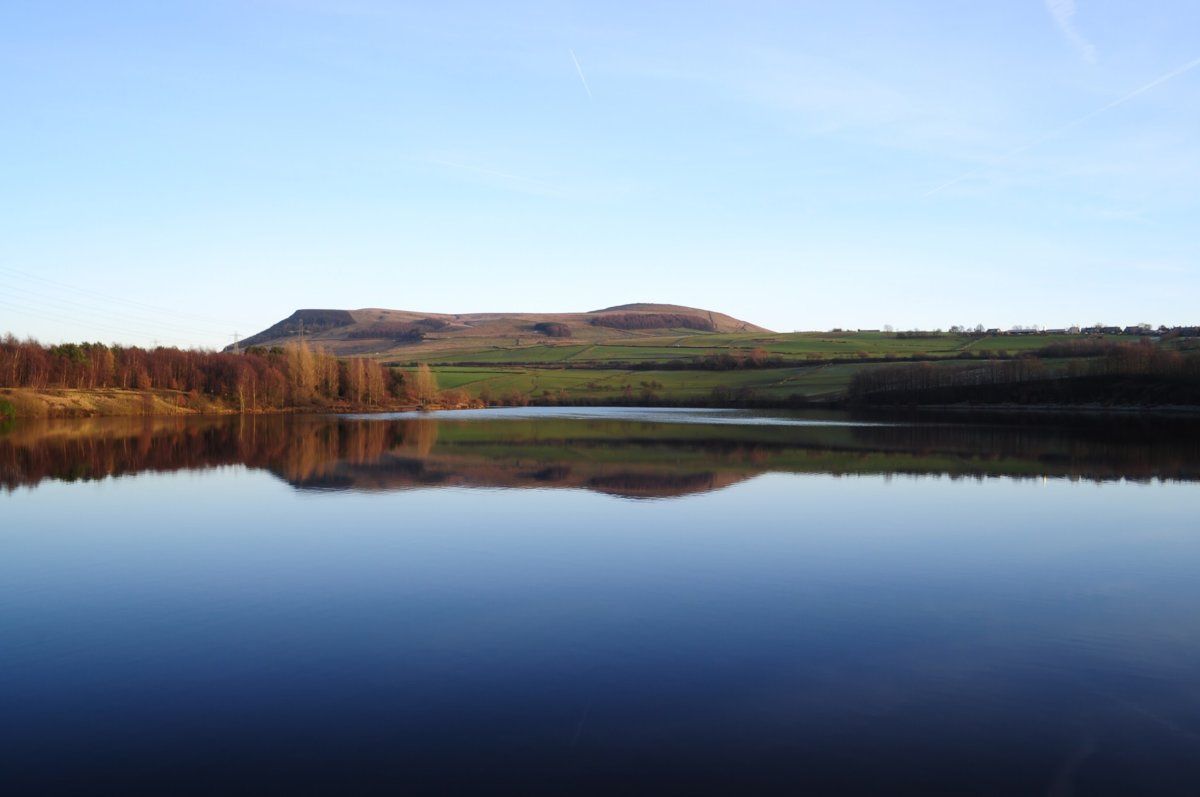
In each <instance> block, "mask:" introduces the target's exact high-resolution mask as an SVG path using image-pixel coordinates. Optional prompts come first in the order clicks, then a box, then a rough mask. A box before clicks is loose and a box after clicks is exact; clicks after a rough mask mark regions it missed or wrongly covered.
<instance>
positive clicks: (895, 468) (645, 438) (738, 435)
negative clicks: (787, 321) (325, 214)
mask: <svg viewBox="0 0 1200 797" xmlns="http://www.w3.org/2000/svg"><path fill="white" fill-rule="evenodd" d="M1196 431H1197V424H1196V422H1195V421H1187V422H1185V421H1174V422H1169V423H1168V422H1163V421H1154V422H1150V421H1144V420H1132V419H1131V420H1126V421H1122V422H1119V423H1118V422H1115V421H1113V420H1111V419H1103V420H1092V421H1081V420H1079V419H1074V420H1072V421H1071V423H1070V424H1069V425H1061V424H1060V423H1058V422H1045V423H1041V424H1036V425H1030V424H1028V423H1023V424H1021V425H1013V424H1011V423H1009V424H996V423H990V424H966V423H954V424H936V423H921V424H911V423H906V424H899V425H891V426H851V425H843V426H738V425H729V424H725V425H708V424H686V423H646V422H629V421H611V420H603V419H595V420H580V419H561V418H559V419H544V420H536V421H535V420H529V419H525V420H474V421H472V420H467V421H438V420H434V419H425V418H422V419H415V420H414V419H406V420H388V419H369V420H358V419H340V418H334V417H323V418H308V417H286V416H285V417H280V416H272V417H244V418H219V419H218V418H210V419H195V418H190V419H189V418H150V419H130V418H109V419H86V420H80V421H57V422H52V423H40V424H38V423H28V424H22V425H18V426H16V427H15V428H14V429H13V430H11V431H10V432H8V433H6V434H4V435H2V436H0V484H2V485H3V486H5V487H6V488H8V489H13V488H16V487H19V486H22V485H35V484H38V483H39V482H41V481H43V480H45V479H58V480H88V479H99V478H104V477H108V476H120V475H124V474H130V473H140V472H147V471H149V472H169V471H176V470H195V469H203V468H211V467H218V466H223V465H245V466H247V467H250V468H257V469H264V470H269V471H271V472H272V473H275V474H276V475H278V476H279V477H280V478H282V479H284V480H286V481H287V482H289V483H290V484H293V485H294V486H296V487H298V488H300V489H326V490H397V489H406V488H414V487H426V486H463V487H510V488H528V487H540V488H551V487H569V488H577V489H587V490H594V491H596V492H602V493H608V494H612V495H620V496H627V497H646V498H662V497H672V496H683V495H689V494H694V493H702V492H707V491H710V490H716V489H720V488H722V487H726V486H729V485H731V484H736V483H737V482H739V481H742V480H745V479H749V478H753V477H754V476H756V475H758V474H760V473H764V472H769V471H781V472H793V473H829V474H893V473H903V474H917V475H921V474H948V475H951V476H955V477H964V476H971V477H984V476H1010V477H1032V476H1056V477H1058V476H1062V477H1070V478H1083V479H1094V480H1105V479H1118V478H1126V479H1139V480H1142V479H1156V478H1157V479H1176V480H1189V481H1190V480H1196V479H1198V478H1200V435H1197V434H1196Z"/></svg>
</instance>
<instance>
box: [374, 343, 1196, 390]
mask: <svg viewBox="0 0 1200 797" xmlns="http://www.w3.org/2000/svg"><path fill="white" fill-rule="evenodd" d="M1088 339H1089V340H1097V339H1098V338H1096V337H1091V338H1088ZM1107 339H1108V340H1119V341H1121V342H1125V343H1131V342H1133V341H1135V340H1136V338H1132V337H1128V336H1110V337H1109V338H1107ZM1080 340H1083V338H1082V336H1079V335H998V336H984V337H977V336H970V335H951V334H944V335H929V336H926V337H906V336H897V335H895V334H889V333H883V332H841V333H835V332H796V333H788V334H774V333H753V334H712V333H708V334H698V333H694V332H688V331H675V332H673V333H671V334H666V335H664V334H653V335H650V334H647V335H642V336H638V337H634V338H625V339H622V340H621V341H620V342H619V343H604V342H593V343H583V342H578V341H575V342H572V341H569V340H563V341H555V342H547V341H545V340H544V339H543V340H537V341H534V342H532V343H531V344H530V345H520V346H517V345H513V344H514V341H511V340H510V341H509V342H508V345H501V342H500V341H496V345H489V346H485V347H475V348H472V347H462V348H441V349H439V348H436V347H435V348H432V349H422V350H414V356H413V357H412V359H411V360H408V361H406V362H394V363H393V364H394V365H395V366H397V367H398V368H400V370H402V371H404V370H407V369H408V368H410V367H411V365H410V364H411V363H417V362H425V363H428V364H430V366H431V367H432V368H433V370H434V373H435V374H436V376H437V380H438V385H439V387H440V388H441V389H442V390H461V391H463V392H464V393H466V394H467V395H468V396H469V397H471V398H484V399H486V400H490V401H493V402H497V401H507V400H511V399H513V398H515V397H517V396H521V397H524V398H525V399H526V400H531V401H538V402H565V403H576V402H580V403H603V402H630V401H640V400H645V401H663V402H678V403H705V402H709V401H712V400H713V399H714V398H715V397H716V395H717V394H716V393H714V391H717V392H718V393H723V397H724V399H726V400H728V399H731V398H732V399H735V400H753V401H765V402H788V401H794V400H795V399H797V398H799V397H803V398H804V399H806V400H817V401H825V400H835V399H838V398H840V397H842V396H843V395H844V394H845V392H846V389H847V387H848V386H849V384H850V381H851V379H852V378H853V376H854V374H856V373H859V372H861V371H863V370H867V369H872V368H884V367H888V366H889V365H891V364H893V363H895V362H912V361H925V362H930V363H932V364H934V365H935V366H937V367H943V368H970V367H972V365H973V364H974V363H977V362H978V359H977V358H980V357H988V356H992V355H995V356H1000V357H1006V356H1007V357H1011V356H1015V355H1020V354H1022V353H1025V352H1032V351H1035V350H1037V349H1041V348H1043V347H1045V346H1049V345H1052V344H1059V343H1068V342H1077V341H1080ZM1172 345H1173V344H1172ZM755 350H760V351H761V352H765V355H766V356H767V357H768V358H772V359H773V360H775V362H773V363H771V364H770V366H769V367H757V368H734V369H726V370H709V369H705V368H702V367H699V363H698V364H697V367H695V368H688V367H686V366H685V367H682V368H681V367H680V365H681V361H686V362H691V361H698V360H699V359H700V358H703V357H705V356H708V355H723V354H732V355H735V356H738V357H743V358H748V357H749V356H750V355H751V352H754V351H755ZM1040 361H1041V362H1042V364H1043V365H1044V366H1046V367H1047V368H1049V369H1051V370H1052V371H1053V370H1058V369H1065V368H1066V367H1067V364H1068V363H1069V362H1070V361H1069V360H1065V359H1058V360H1054V359H1041V360H1040ZM658 363H662V364H671V365H672V366H673V367H670V368H655V367H654V365H655V364H658ZM633 366H639V367H633Z"/></svg>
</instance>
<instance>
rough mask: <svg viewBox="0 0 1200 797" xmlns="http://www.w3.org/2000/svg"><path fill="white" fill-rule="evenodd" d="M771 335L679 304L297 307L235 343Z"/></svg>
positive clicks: (342, 346) (378, 346)
mask: <svg viewBox="0 0 1200 797" xmlns="http://www.w3.org/2000/svg"><path fill="white" fill-rule="evenodd" d="M746 332H750V333H769V332H770V330H767V329H765V328H763V327H760V326H757V325H755V324H751V323H750V322H748V321H742V320H740V319H737V318H734V317H732V316H729V315H726V314H725V313H718V312H715V311H712V310H704V309H700V308H696V307H687V306H685V305H677V304H659V303H651V302H635V303H632V304H622V305H615V306H613V307H606V308H603V309H600V310H591V311H588V312H583V313H521V312H515V313H513V312H491V313H489V312H482V313H423V312H417V311H412V310H391V309H386V308H376V307H366V308H360V309H357V310H337V309H302V310H297V311H296V312H294V313H292V314H291V315H290V316H288V317H287V318H285V319H283V320H281V321H279V322H277V323H275V324H272V325H271V326H269V327H267V328H266V329H264V330H263V331H261V332H259V333H257V334H255V335H252V336H250V337H248V338H246V339H245V340H243V341H241V343H240V345H241V346H242V347H249V346H277V345H283V344H286V343H289V342H294V341H296V340H299V339H300V338H301V337H303V338H304V339H305V340H307V341H308V342H310V343H312V344H314V345H319V346H321V347H322V348H324V349H326V350H327V351H330V352H331V353H334V354H338V355H346V356H349V355H388V354H399V353H402V352H403V351H408V352H410V353H411V352H412V351H413V350H414V349H419V350H423V351H428V350H438V349H453V348H460V347H463V346H471V347H481V346H483V347H487V346H495V347H498V348H499V347H506V348H507V347H514V346H518V347H519V346H523V345H536V344H545V343H547V342H565V341H566V340H571V341H573V342H577V343H580V342H582V343H599V342H604V343H612V342H617V341H620V340H621V339H624V338H641V337H647V336H664V335H671V334H687V335H695V334H697V333H701V334H702V333H725V334H730V333H746Z"/></svg>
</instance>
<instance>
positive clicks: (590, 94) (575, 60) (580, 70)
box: [570, 50, 595, 100]
mask: <svg viewBox="0 0 1200 797" xmlns="http://www.w3.org/2000/svg"><path fill="white" fill-rule="evenodd" d="M570 52H571V60H572V61H574V62H575V71H576V72H578V73H579V79H580V80H581V81H583V90H584V91H586V92H587V93H588V99H589V100H591V99H595V98H594V97H592V89H591V87H590V86H589V85H588V84H587V78H585V77H584V76H583V67H581V66H580V65H579V59H578V58H576V57H575V51H574V50H571V51H570Z"/></svg>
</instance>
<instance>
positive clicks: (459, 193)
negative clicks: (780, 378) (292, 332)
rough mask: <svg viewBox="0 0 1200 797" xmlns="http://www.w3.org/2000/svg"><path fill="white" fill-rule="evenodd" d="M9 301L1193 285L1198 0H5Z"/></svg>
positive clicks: (805, 325)
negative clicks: (583, 0) (435, 0)
mask: <svg viewBox="0 0 1200 797" xmlns="http://www.w3.org/2000/svg"><path fill="white" fill-rule="evenodd" d="M0 122H2V123H0V333H3V332H5V331H8V332H12V333H13V334H16V335H18V336H20V337H24V336H27V335H29V336H34V337H37V338H39V339H41V340H43V341H47V342H55V341H61V340H100V341H105V342H123V343H134V344H139V345H146V344H151V343H153V342H156V341H157V342H159V343H162V344H174V345H182V346H203V347H219V346H223V345H226V344H228V343H229V342H231V341H232V336H233V335H234V334H235V333H237V334H240V335H241V336H242V337H245V336H248V335H250V334H253V333H254V332H257V331H259V330H261V329H262V328H264V327H266V326H269V325H270V324H272V323H274V322H275V321H277V320H279V319H281V318H283V317H285V316H287V315H288V314H290V313H291V312H292V311H294V310H296V309H298V308H345V309H353V308H360V307H386V308H394V309H407V310H419V311H428V312H457V313H466V312H482V311H506V310H508V311H530V312H532V311H547V312H567V311H586V310H592V309H597V308H601V307H606V306H611V305H615V304H621V303H626V302H645V301H654V302H668V303H675V304H686V305H692V306H697V307H703V308H707V309H712V310H718V311H722V312H726V313H729V314H731V315H734V316H737V317H739V318H743V319H745V320H748V321H751V322H754V323H757V324H760V325H763V326H766V327H769V328H771V329H776V330H780V331H791V330H808V329H830V328H833V327H843V328H851V329H853V328H880V327H882V326H884V325H892V326H894V327H896V328H898V329H909V328H947V327H949V326H950V325H952V324H964V325H970V326H974V325H975V324H977V323H978V324H983V325H985V326H988V327H992V326H997V327H1005V328H1006V327H1010V326H1013V325H1018V324H1019V325H1027V326H1028V325H1045V326H1049V327H1059V326H1067V325H1070V324H1073V323H1078V324H1092V323H1097V322H1103V323H1106V324H1122V325H1124V324H1135V323H1141V322H1146V323H1152V324H1155V325H1158V324H1168V325H1171V324H1182V323H1193V324H1194V323H1197V322H1200V311H1198V309H1197V307H1198V303H1197V298H1198V297H1200V235H1198V234H1197V231H1198V230H1200V3H1196V2H1194V0H1143V1H1142V2H1136V3H1134V2H1129V0H1123V1H1118V0H1103V1H1102V0H1005V2H991V3H984V2H966V1H965V0H955V1H953V2H951V1H950V0H944V1H939V0H930V1H928V2H916V1H914V2H900V1H899V0H897V1H896V2H866V1H865V0H839V2H801V1H800V0H793V1H792V2H753V1H750V0H742V1H741V2H699V1H697V0H692V1H691V2H650V1H649V0H639V2H618V1H617V0H609V1H608V2H592V3H572V2H555V3H550V2H543V3H525V2H496V1H493V2H438V3H428V2H411V3H410V2H384V0H207V1H205V0H196V1H195V2H182V1H180V2H172V1H169V0H148V1H147V2H126V1H124V0H109V1H108V2H104V3H96V2H58V3H45V2H38V1H37V0H6V1H5V2H2V3H0Z"/></svg>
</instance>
